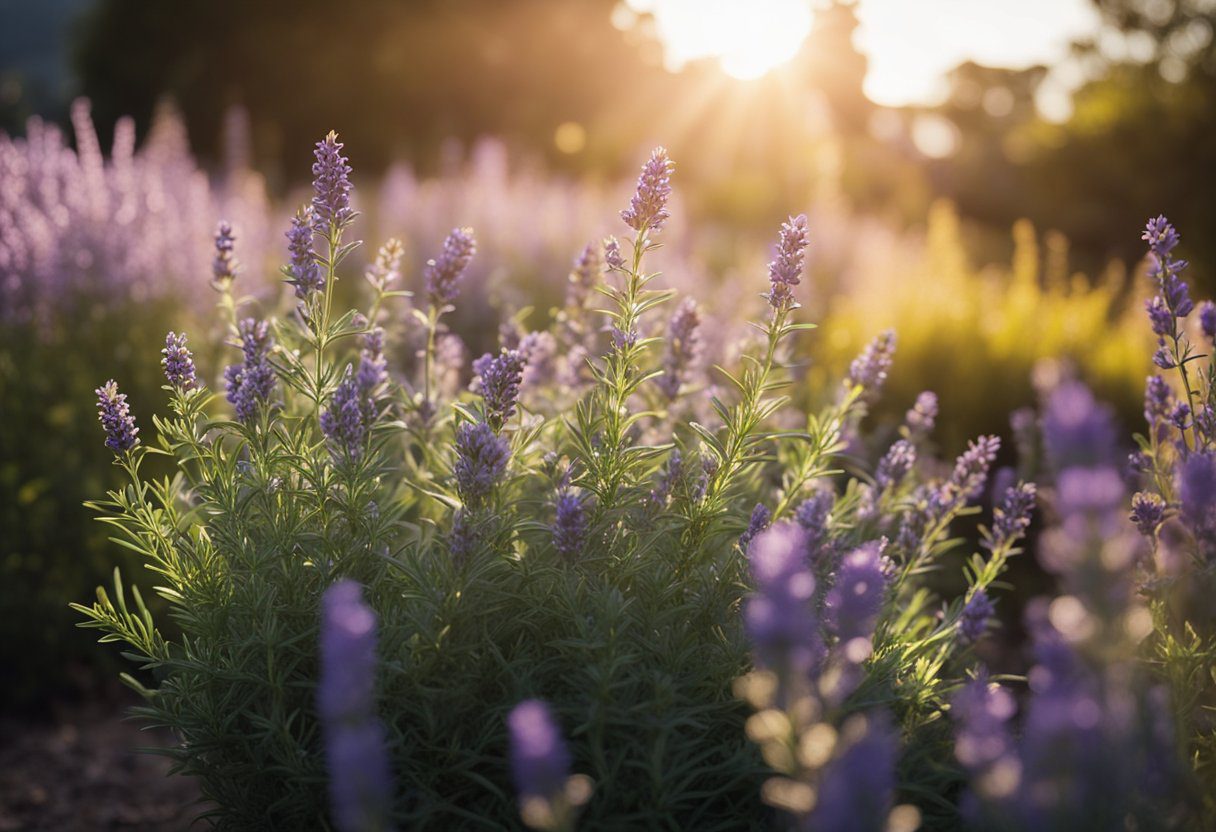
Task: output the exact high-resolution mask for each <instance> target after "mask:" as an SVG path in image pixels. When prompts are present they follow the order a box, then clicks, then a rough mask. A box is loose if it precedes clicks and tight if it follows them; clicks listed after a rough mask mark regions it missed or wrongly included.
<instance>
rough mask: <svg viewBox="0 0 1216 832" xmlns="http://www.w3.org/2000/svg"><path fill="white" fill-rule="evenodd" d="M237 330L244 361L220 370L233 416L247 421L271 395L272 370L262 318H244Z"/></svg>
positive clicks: (255, 415)
mask: <svg viewBox="0 0 1216 832" xmlns="http://www.w3.org/2000/svg"><path fill="white" fill-rule="evenodd" d="M238 330H239V332H240V336H241V351H242V353H243V354H244V356H245V360H244V362H243V363H241V364H233V365H231V366H229V367H228V368H227V369H226V370H224V381H225V382H226V384H227V397H228V402H229V404H231V405H232V407H233V409H234V410H235V411H236V417H237V419H238V420H240V421H241V422H244V423H245V424H249V423H250V422H252V421H253V420H254V419H256V418H257V415H258V413H259V412H260V411H261V410H262V408H263V407H264V406H265V405H267V404H269V403H270V397H271V396H272V395H274V385H275V373H274V367H272V366H271V365H270V359H269V357H268V356H269V353H270V347H271V344H272V342H271V339H270V333H269V327H268V326H267V325H266V322H265V321H255V320H254V319H253V318H245V319H244V320H242V321H241V322H240V324H239V326H238Z"/></svg>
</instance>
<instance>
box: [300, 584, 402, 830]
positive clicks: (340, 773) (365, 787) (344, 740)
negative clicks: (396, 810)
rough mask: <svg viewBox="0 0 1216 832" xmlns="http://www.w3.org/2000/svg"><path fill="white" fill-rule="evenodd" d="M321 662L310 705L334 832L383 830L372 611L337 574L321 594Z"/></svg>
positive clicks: (387, 803) (384, 770) (388, 802)
mask: <svg viewBox="0 0 1216 832" xmlns="http://www.w3.org/2000/svg"><path fill="white" fill-rule="evenodd" d="M320 664H321V674H320V680H319V683H318V685H317V712H318V715H319V716H320V717H321V726H322V730H323V733H324V737H325V757H326V764H327V768H328V769H329V794H330V811H331V814H332V816H333V821H334V825H335V826H336V828H337V829H338V830H339V832H366V830H369V829H388V828H389V816H390V813H391V810H392V800H393V795H392V793H393V784H392V773H391V768H390V764H389V758H388V749H387V747H386V743H385V736H384V728H383V726H382V725H381V724H380V722H379V720H377V719H376V716H375V709H374V698H373V692H374V688H375V669H376V615H375V613H374V612H372V610H371V609H370V608H369V607H368V606H367V605H366V604H365V603H364V601H363V590H362V588H361V587H360V586H359V585H358V584H357V583H355V582H354V581H350V580H343V581H339V582H338V583H336V584H334V585H332V586H331V587H329V589H327V590H326V591H325V594H324V596H323V597H322V599H321V644H320Z"/></svg>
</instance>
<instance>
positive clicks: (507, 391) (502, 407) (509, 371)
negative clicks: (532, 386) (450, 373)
mask: <svg viewBox="0 0 1216 832" xmlns="http://www.w3.org/2000/svg"><path fill="white" fill-rule="evenodd" d="M525 363H526V362H525V360H524V354H523V353H522V352H520V351H519V350H508V349H503V350H502V351H501V352H499V354H498V355H493V354H492V353H486V354H485V355H483V356H482V357H481V358H479V359H477V360H476V361H474V362H473V372H475V373H476V374H477V391H478V392H479V393H481V396H482V398H483V399H484V400H485V403H486V417H487V419H488V420H489V421H490V423H491V424H492V425H493V426H494V427H495V428H496V429H497V428H500V427H502V425H503V423H504V422H506V421H507V420H508V419H510V418H511V417H512V416H514V415H515V405H516V403H517V402H518V401H519V385H520V383H521V382H523V378H524V365H525Z"/></svg>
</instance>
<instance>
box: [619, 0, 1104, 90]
mask: <svg viewBox="0 0 1216 832" xmlns="http://www.w3.org/2000/svg"><path fill="white" fill-rule="evenodd" d="M626 5H627V6H628V7H629V8H631V9H633V10H635V11H652V12H653V13H654V16H655V25H656V27H657V30H658V35H659V37H660V39H661V40H662V41H663V43H664V47H665V50H666V60H667V63H668V65H669V66H671V67H672V68H677V67H679V66H681V65H683V64H684V63H685V62H687V61H689V60H692V59H695V58H702V57H706V56H717V57H718V58H719V60H720V61H721V62H722V68H723V70H725V71H726V73H727V74H729V75H732V76H734V77H736V78H741V79H746V78H756V77H759V76H760V75H763V74H764V73H765V72H766V71H767V70H769V69H772V68H773V67H775V66H778V65H780V64H781V63H783V62H784V61H787V60H789V58H791V57H793V55H794V53H795V52H796V51H797V49H798V45H799V44H800V43H801V41H802V38H803V37H804V36H805V35H806V32H807V31H808V29H809V27H810V25H811V17H812V15H811V13H810V8H811V5H812V0H626ZM857 13H858V18H859V19H860V22H861V26H860V28H859V29H858V32H857V46H858V48H860V49H861V50H862V51H863V52H865V53H866V55H867V56H868V57H869V59H870V71H869V75H868V76H867V77H866V83H865V89H866V94H867V95H868V96H869V97H870V98H871V99H872V100H874V101H875V102H877V103H879V104H886V105H891V106H897V105H901V104H914V103H929V102H932V101H933V100H935V99H936V98H937V97H938V96H939V94H940V93H941V92H942V90H943V89H944V75H945V73H946V72H947V71H949V70H950V69H951V68H953V67H954V66H956V65H957V64H959V63H960V62H962V61H965V60H975V61H977V62H980V63H984V64H989V65H996V66H1008V67H1025V66H1030V65H1032V64H1036V63H1052V62H1054V61H1056V60H1058V59H1060V58H1062V57H1064V56H1065V55H1066V54H1067V49H1068V44H1069V42H1070V41H1071V40H1072V39H1074V38H1076V37H1078V36H1081V35H1085V34H1089V33H1092V32H1094V31H1095V29H1096V28H1097V26H1098V16H1097V13H1096V12H1095V11H1094V9H1093V4H1092V2H1090V0H859V4H858V12H857Z"/></svg>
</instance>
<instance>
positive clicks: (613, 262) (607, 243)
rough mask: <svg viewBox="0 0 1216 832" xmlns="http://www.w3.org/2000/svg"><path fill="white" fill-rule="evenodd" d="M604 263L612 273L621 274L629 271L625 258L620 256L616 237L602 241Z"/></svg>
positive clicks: (619, 242) (619, 246) (619, 247)
mask: <svg viewBox="0 0 1216 832" xmlns="http://www.w3.org/2000/svg"><path fill="white" fill-rule="evenodd" d="M604 263H605V265H607V266H608V268H610V269H612V270H613V271H617V272H623V271H627V270H628V269H629V266H628V264H627V263H625V257H624V255H622V254H621V241H620V240H618V239H617V238H616V237H607V238H605V239H604Z"/></svg>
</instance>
